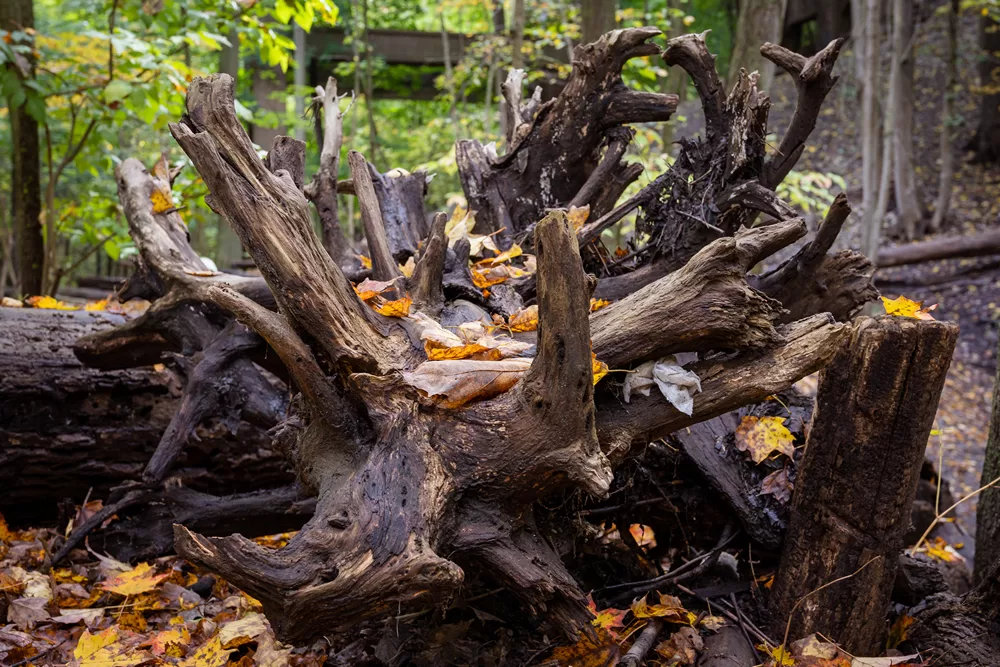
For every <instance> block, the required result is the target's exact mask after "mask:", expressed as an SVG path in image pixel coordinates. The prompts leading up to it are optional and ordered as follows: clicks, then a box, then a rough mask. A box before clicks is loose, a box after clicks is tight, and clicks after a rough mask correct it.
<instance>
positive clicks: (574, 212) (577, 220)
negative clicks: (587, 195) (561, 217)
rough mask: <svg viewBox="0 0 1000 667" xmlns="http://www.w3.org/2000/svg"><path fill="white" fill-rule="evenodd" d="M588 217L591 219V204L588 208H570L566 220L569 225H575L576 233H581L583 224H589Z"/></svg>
mask: <svg viewBox="0 0 1000 667" xmlns="http://www.w3.org/2000/svg"><path fill="white" fill-rule="evenodd" d="M588 217H590V204H587V205H586V206H570V207H569V211H567V212H566V219H567V220H568V221H569V224H571V225H573V231H575V232H578V231H580V228H581V227H583V223H585V222H587V218H588Z"/></svg>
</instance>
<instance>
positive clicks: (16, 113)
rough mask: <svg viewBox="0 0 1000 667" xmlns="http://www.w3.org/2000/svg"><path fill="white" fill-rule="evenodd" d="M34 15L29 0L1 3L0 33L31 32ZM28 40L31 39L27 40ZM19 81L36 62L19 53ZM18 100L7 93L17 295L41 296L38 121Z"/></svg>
mask: <svg viewBox="0 0 1000 667" xmlns="http://www.w3.org/2000/svg"><path fill="white" fill-rule="evenodd" d="M34 26H35V12H34V6H33V4H32V0H3V2H0V29H3V30H6V31H8V32H11V33H13V32H16V31H20V32H22V33H23V32H25V31H29V30H34ZM29 37H30V36H29ZM8 66H9V67H10V68H11V71H12V73H13V75H14V76H15V77H17V78H18V79H19V80H25V79H31V78H34V76H35V62H34V58H33V57H32V56H31V54H30V53H28V54H25V53H18V54H17V59H16V60H15V61H14V62H12V63H10V64H9V65H8ZM17 90H18V91H20V92H21V95H20V99H18V97H17V96H16V95H15V94H13V93H9V94H8V97H7V107H8V111H9V114H10V132H11V164H12V166H13V170H12V171H13V173H12V174H11V187H12V189H13V197H12V200H11V203H12V214H13V215H12V217H13V222H14V235H15V239H16V243H17V266H18V271H19V276H20V291H21V292H22V293H25V294H40V293H41V291H42V277H43V271H44V265H45V244H44V242H43V240H42V223H41V213H42V185H41V157H40V149H39V142H38V120H37V119H35V118H34V117H33V116H32V115H31V114H30V113H29V111H28V105H27V104H26V102H25V95H24V93H23V87H20V86H19V87H18V88H17Z"/></svg>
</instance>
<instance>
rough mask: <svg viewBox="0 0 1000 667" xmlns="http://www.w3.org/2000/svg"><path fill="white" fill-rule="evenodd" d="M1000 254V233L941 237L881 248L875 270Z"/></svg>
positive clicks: (998, 231) (999, 231)
mask: <svg viewBox="0 0 1000 667" xmlns="http://www.w3.org/2000/svg"><path fill="white" fill-rule="evenodd" d="M997 254H1000V230H992V231H988V232H983V233H982V234H975V235H973V236H944V237H939V238H936V239H931V240H930V241H920V242H918V243H908V244H906V245H898V246H893V247H891V248H882V249H881V250H879V252H878V266H879V268H888V267H890V266H902V265H903V264H919V263H921V262H933V261H936V260H939V259H951V258H953V257H983V256H985V255H997Z"/></svg>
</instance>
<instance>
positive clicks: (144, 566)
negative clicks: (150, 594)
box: [101, 563, 170, 595]
mask: <svg viewBox="0 0 1000 667" xmlns="http://www.w3.org/2000/svg"><path fill="white" fill-rule="evenodd" d="M169 576H170V575H169V574H154V570H153V566H152V565H150V564H149V563H139V564H138V565H136V566H135V567H134V568H133V569H131V570H129V571H128V572H122V573H121V574H118V575H116V576H114V577H112V578H111V579H108V580H107V581H105V582H104V583H102V584H101V588H103V589H104V590H106V591H110V592H112V593H118V594H119V595H138V594H140V593H145V592H147V591H151V590H153V589H154V588H156V587H157V586H158V585H159V584H160V582H161V581H163V580H164V579H166V578H167V577H169Z"/></svg>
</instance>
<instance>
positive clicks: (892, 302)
mask: <svg viewBox="0 0 1000 667" xmlns="http://www.w3.org/2000/svg"><path fill="white" fill-rule="evenodd" d="M882 305H883V306H885V312H886V314H887V315H893V316H895V317H912V318H914V319H917V320H933V319H934V317H933V316H932V315H931V314H930V312H931V311H932V310H934V309H935V308H937V304H934V305H933V306H927V307H926V308H924V307H923V305H924V302H923V301H911V300H910V299H907V298H906V297H905V296H900V297H897V298H895V299H887V298H885V297H884V296H883V297H882Z"/></svg>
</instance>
